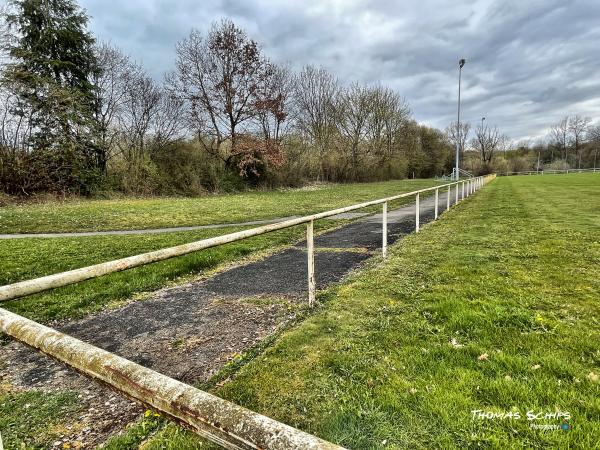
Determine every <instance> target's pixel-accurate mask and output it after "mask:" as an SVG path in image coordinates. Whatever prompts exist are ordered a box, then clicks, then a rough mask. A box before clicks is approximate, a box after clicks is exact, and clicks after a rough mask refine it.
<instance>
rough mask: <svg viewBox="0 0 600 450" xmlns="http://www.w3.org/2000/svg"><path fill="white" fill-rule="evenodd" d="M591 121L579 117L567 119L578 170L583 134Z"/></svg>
mask: <svg viewBox="0 0 600 450" xmlns="http://www.w3.org/2000/svg"><path fill="white" fill-rule="evenodd" d="M591 121H592V119H590V118H589V117H581V116H580V115H576V116H573V117H571V118H570V119H569V131H570V133H571V137H572V140H573V146H574V149H575V157H576V158H577V168H578V169H581V144H582V143H583V142H585V137H586V136H585V134H586V132H587V130H588V127H589V125H590V122H591Z"/></svg>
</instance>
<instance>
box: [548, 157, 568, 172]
mask: <svg viewBox="0 0 600 450" xmlns="http://www.w3.org/2000/svg"><path fill="white" fill-rule="evenodd" d="M570 168H571V166H570V165H569V163H568V162H567V161H565V160H564V159H557V160H555V161H552V162H551V163H549V164H544V170H569V169H570Z"/></svg>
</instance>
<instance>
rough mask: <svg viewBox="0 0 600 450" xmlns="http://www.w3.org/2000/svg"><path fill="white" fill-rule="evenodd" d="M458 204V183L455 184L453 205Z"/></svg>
mask: <svg viewBox="0 0 600 450" xmlns="http://www.w3.org/2000/svg"><path fill="white" fill-rule="evenodd" d="M457 203H458V182H457V183H456V198H455V199H454V204H455V205H456V204H457Z"/></svg>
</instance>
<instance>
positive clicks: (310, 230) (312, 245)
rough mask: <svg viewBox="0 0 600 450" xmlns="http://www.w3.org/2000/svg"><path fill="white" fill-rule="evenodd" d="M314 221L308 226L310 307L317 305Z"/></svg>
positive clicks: (307, 248)
mask: <svg viewBox="0 0 600 450" xmlns="http://www.w3.org/2000/svg"><path fill="white" fill-rule="evenodd" d="M314 223H315V221H314V220H311V221H310V222H308V224H307V225H306V252H307V254H308V306H313V304H314V303H315V291H316V283H315V240H314Z"/></svg>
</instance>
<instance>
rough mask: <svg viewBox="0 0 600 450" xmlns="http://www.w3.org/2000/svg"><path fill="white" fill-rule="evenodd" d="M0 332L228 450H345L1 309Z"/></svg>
mask: <svg viewBox="0 0 600 450" xmlns="http://www.w3.org/2000/svg"><path fill="white" fill-rule="evenodd" d="M0 330H1V331H2V332H4V333H6V334H7V335H9V336H12V337H13V338H15V339H16V340H18V341H21V342H23V343H25V344H27V345H29V346H31V347H33V348H35V349H37V350H40V351H41V352H43V353H45V354H47V355H49V356H51V357H53V358H55V359H57V360H58V361H61V362H63V363H66V364H67V365H69V366H70V367H72V368H74V369H76V370H77V371H79V372H80V373H82V374H84V375H86V376H88V377H90V378H92V379H94V380H95V381H99V382H101V383H104V384H106V385H108V386H109V387H111V388H113V389H115V390H116V391H118V392H120V393H121V394H123V395H125V396H126V397H128V398H131V399H133V400H136V401H138V402H140V403H142V404H144V405H146V406H148V407H150V408H152V409H154V410H156V411H160V412H161V413H163V414H164V415H165V416H167V417H169V418H170V419H173V420H175V421H177V422H179V423H181V424H182V425H184V426H186V427H187V428H189V429H191V430H192V431H194V432H195V433H197V434H199V435H200V436H202V437H204V438H206V439H208V440H210V441H211V442H214V443H216V444H218V445H221V446H223V447H225V448H228V449H272V450H292V449H295V450H303V449H315V450H316V449H323V450H330V449H331V450H333V449H341V447H339V446H337V445H334V444H332V443H330V442H327V441H324V440H322V439H319V438H317V437H315V436H313V435H310V434H308V433H305V432H303V431H300V430H297V429H295V428H292V427H290V426H288V425H285V424H283V423H280V422H277V421H276V420H273V419H270V418H269V417H266V416H263V415H261V414H258V413H255V412H253V411H250V410H248V409H246V408H243V407H241V406H238V405H235V404H234V403H231V402H228V401H226V400H223V399H221V398H219V397H216V396H214V395H212V394H209V393H208V392H204V391H201V390H200V389H196V388H195V387H192V386H189V385H187V384H185V383H182V382H180V381H177V380H174V379H172V378H169V377H167V376H165V375H162V374H160V373H158V372H155V371H154V370H151V369H148V368H146V367H143V366H140V365H139V364H136V363H133V362H131V361H129V360H127V359H125V358H122V357H120V356H117V355H114V354H112V353H110V352H107V351H105V350H102V349H100V348H98V347H94V346H93V345H90V344H86V343H85V342H82V341H80V340H78V339H75V338H73V337H71V336H68V335H66V334H63V333H61V332H59V331H57V330H53V329H51V328H48V327H46V326H44V325H40V324H38V323H36V322H33V321H31V320H29V319H26V318H24V317H21V316H19V315H17V314H14V313H12V312H10V311H6V310H4V309H1V308H0Z"/></svg>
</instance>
